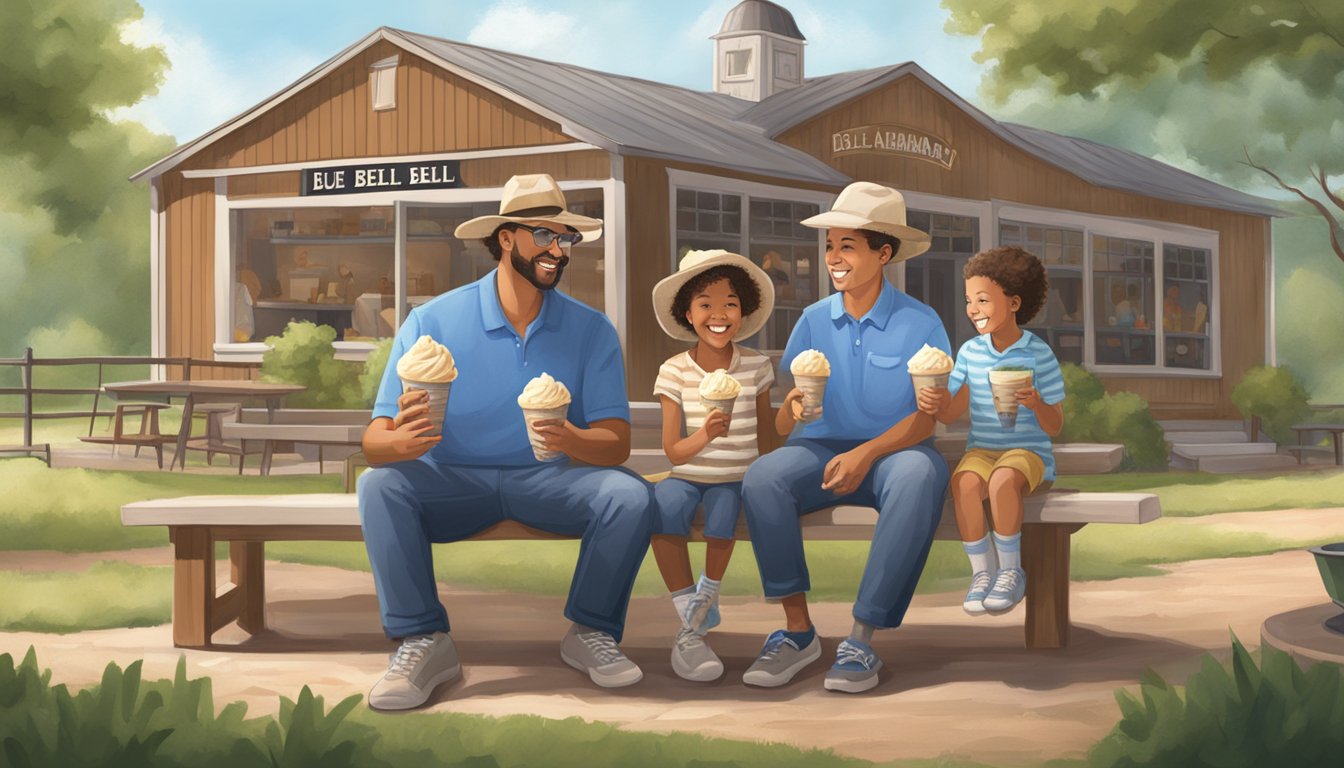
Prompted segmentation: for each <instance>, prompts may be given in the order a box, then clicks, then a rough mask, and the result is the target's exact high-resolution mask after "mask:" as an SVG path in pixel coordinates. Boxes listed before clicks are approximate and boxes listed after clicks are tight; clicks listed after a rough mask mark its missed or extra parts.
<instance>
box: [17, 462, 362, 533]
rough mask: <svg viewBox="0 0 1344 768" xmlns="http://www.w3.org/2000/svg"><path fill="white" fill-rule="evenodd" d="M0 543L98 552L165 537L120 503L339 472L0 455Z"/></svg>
mask: <svg viewBox="0 0 1344 768" xmlns="http://www.w3.org/2000/svg"><path fill="white" fill-rule="evenodd" d="M0 488H2V489H4V493H3V495H0V550H33V549H54V550H59V551H62V552H105V551H108V550H117V549H135V548H138V547H157V546H163V545H164V544H167V543H168V533H167V530H166V529H164V528H161V527H144V528H127V527H125V526H123V525H122V524H121V505H122V504H126V503H128V502H132V501H141V500H144V499H157V498H165V497H171V496H192V495H197V494H216V493H219V494H271V493H339V492H340V490H341V479H340V476H339V475H334V474H332V475H308V476H277V475H272V476H269V477H259V476H256V475H244V476H241V477H239V476H238V475H200V474H185V473H182V472H157V471H151V472H120V471H118V472H110V471H104V470H96V469H51V468H49V467H47V466H46V465H44V464H43V463H42V462H41V461H38V460H36V459H4V460H0Z"/></svg>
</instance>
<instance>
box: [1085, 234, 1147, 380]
mask: <svg viewBox="0 0 1344 768" xmlns="http://www.w3.org/2000/svg"><path fill="white" fill-rule="evenodd" d="M1092 291H1093V293H1092V307H1093V322H1095V323H1096V329H1097V330H1096V350H1095V352H1096V358H1095V359H1096V363H1097V364H1098V365H1156V363H1157V356H1156V349H1155V344H1154V333H1153V324H1154V323H1155V322H1156V315H1155V314H1154V312H1153V302H1154V293H1155V291H1154V287H1153V244H1152V243H1150V242H1146V241H1143V240H1129V239H1125V238H1119V237H1106V236H1104V235H1093V236H1092Z"/></svg>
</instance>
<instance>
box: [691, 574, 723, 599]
mask: <svg viewBox="0 0 1344 768" xmlns="http://www.w3.org/2000/svg"><path fill="white" fill-rule="evenodd" d="M722 583H723V582H721V581H715V580H714V579H711V578H709V577H708V576H706V575H705V574H703V573H702V574H700V581H699V583H698V584H697V585H696V587H695V591H697V592H699V593H700V594H702V595H705V596H706V597H708V598H709V599H710V601H711V602H712V601H715V600H718V599H719V585H720V584H722Z"/></svg>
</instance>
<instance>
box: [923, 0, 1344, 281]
mask: <svg viewBox="0 0 1344 768" xmlns="http://www.w3.org/2000/svg"><path fill="white" fill-rule="evenodd" d="M943 6H944V7H946V8H948V9H949V10H950V11H951V18H950V20H949V21H948V23H947V30H948V31H949V32H953V33H957V34H964V35H979V36H980V38H981V47H980V50H979V51H978V52H977V53H976V60H977V61H979V62H981V63H986V62H994V64H993V66H992V67H991V68H990V70H989V72H988V74H987V76H986V83H985V88H984V91H985V93H986V95H987V96H989V97H990V98H991V99H992V100H994V101H995V102H997V103H999V104H1001V105H1010V104H1012V109H1010V111H1011V112H1014V113H1016V114H1017V115H1020V116H1023V117H1024V118H1026V119H1028V120H1030V121H1031V122H1034V123H1036V124H1038V125H1039V124H1042V123H1043V122H1044V123H1045V124H1046V125H1048V126H1049V127H1050V128H1051V129H1053V130H1061V128H1063V129H1065V130H1067V129H1069V128H1072V129H1073V130H1075V131H1077V132H1080V133H1085V134H1087V135H1090V136H1091V137H1093V138H1098V139H1099V140H1103V141H1108V142H1109V143H1116V144H1120V145H1122V146H1127V147H1128V148H1130V149H1133V150H1135V151H1140V152H1145V153H1147V154H1151V155H1154V156H1157V157H1159V158H1161V159H1164V160H1167V161H1168V162H1173V163H1175V164H1178V165H1184V166H1186V167H1190V166H1192V165H1194V166H1197V167H1199V168H1200V169H1201V170H1204V171H1205V172H1209V173H1210V175H1215V176H1219V177H1221V178H1222V179H1224V180H1226V181H1228V182H1229V183H1235V182H1237V181H1244V180H1245V179H1246V175H1245V173H1249V171H1247V170H1246V169H1255V170H1256V171H1258V172H1260V173H1263V174H1265V175H1266V176H1268V177H1269V178H1271V179H1273V180H1274V182H1275V183H1276V184H1277V185H1278V186H1280V187H1282V188H1283V189H1285V190H1288V191H1290V192H1292V193H1294V194H1296V195H1297V196H1298V197H1300V198H1301V199H1302V200H1304V201H1306V202H1307V203H1308V204H1309V205H1310V206H1311V207H1312V208H1313V209H1314V210H1315V212H1316V213H1317V214H1319V215H1320V216H1321V217H1323V218H1324V219H1325V221H1326V222H1327V224H1328V226H1329V232H1330V244H1331V248H1332V249H1333V250H1334V252H1335V255H1337V256H1338V257H1339V258H1340V259H1341V260H1344V222H1342V221H1341V215H1344V197H1342V196H1341V193H1340V192H1338V191H1332V190H1331V187H1330V178H1331V176H1333V175H1337V174H1339V173H1340V172H1344V108H1342V107H1344V78H1341V77H1340V76H1339V75H1340V72H1344V3H1340V2H1338V0H1255V2H1244V1H1236V0H1094V1H1093V2H1087V3H1060V2H1056V0H1011V1H1009V2H993V1H992V0H943ZM1041 86H1044V88H1045V90H1046V91H1047V92H1048V94H1049V96H1051V97H1055V98H1056V99H1060V97H1062V100H1060V101H1058V102H1057V103H1054V104H1050V103H1048V102H1047V100H1043V99H1040V98H1033V95H1032V92H1033V90H1034V89H1038V88H1040V87H1041ZM1037 95H1038V94H1037ZM1097 100H1105V101H1106V103H1107V109H1105V110H1096V109H1092V110H1090V112H1091V115H1090V116H1083V114H1082V113H1081V111H1079V110H1077V109H1076V108H1077V107H1078V106H1080V102H1082V103H1086V102H1093V101H1097ZM1014 102H1015V103H1014ZM1099 113H1104V114H1099ZM1052 117H1060V118H1062V120H1060V121H1059V122H1056V121H1052V120H1049V118H1052ZM1102 121H1106V124H1103V122H1102ZM1061 122H1062V123H1063V125H1061V124H1060V123H1061ZM1089 128H1091V129H1093V130H1088V129H1089ZM1145 129H1146V130H1145ZM1121 131H1125V132H1126V135H1124V136H1120V135H1117V134H1118V133H1119V132H1121ZM1145 134H1146V135H1145ZM1308 185H1310V187H1308ZM1304 187H1308V188H1315V187H1319V188H1320V190H1321V192H1320V197H1317V196H1314V195H1312V194H1308V193H1307V191H1306V190H1305V189H1304ZM1322 198H1323V199H1322Z"/></svg>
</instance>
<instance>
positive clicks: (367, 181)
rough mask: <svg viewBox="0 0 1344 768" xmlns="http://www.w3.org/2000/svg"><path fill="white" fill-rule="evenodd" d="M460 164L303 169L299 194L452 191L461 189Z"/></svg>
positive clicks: (401, 164) (374, 165)
mask: <svg viewBox="0 0 1344 768" xmlns="http://www.w3.org/2000/svg"><path fill="white" fill-rule="evenodd" d="M460 170H461V169H460V161H457V160H435V161H432V162H418V163H370V164H368V165H340V166H333V167H329V168H304V169H303V173H302V174H301V176H302V182H301V186H300V188H299V194H301V195H304V196H308V195H353V194H358V193H361V192H391V191H397V190H403V189H456V188H458V187H464V186H466V185H465V184H463V183H462V174H461V172H460Z"/></svg>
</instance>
